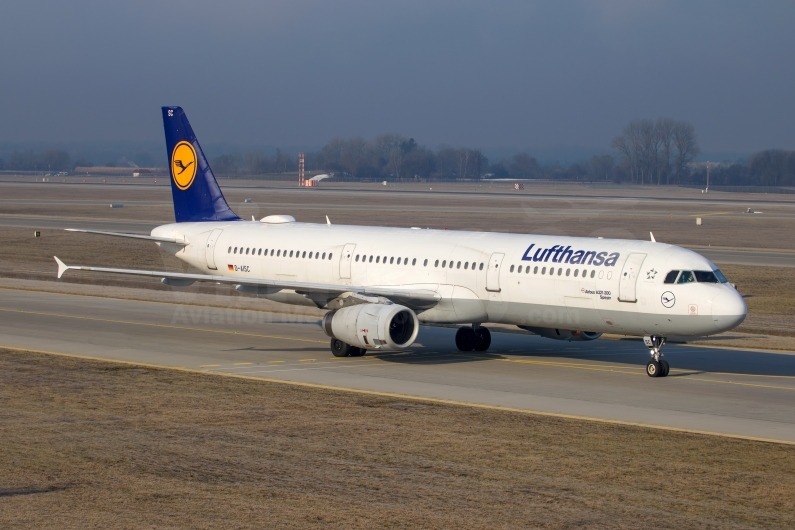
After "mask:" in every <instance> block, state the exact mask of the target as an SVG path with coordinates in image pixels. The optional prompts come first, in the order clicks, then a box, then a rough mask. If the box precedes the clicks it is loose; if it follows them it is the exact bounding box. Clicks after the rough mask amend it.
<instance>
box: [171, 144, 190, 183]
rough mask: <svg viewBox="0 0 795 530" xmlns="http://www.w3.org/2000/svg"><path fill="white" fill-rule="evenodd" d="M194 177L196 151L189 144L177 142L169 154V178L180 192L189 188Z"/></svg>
mask: <svg viewBox="0 0 795 530" xmlns="http://www.w3.org/2000/svg"><path fill="white" fill-rule="evenodd" d="M195 177H196V149H194V148H193V145H191V144H190V143H189V142H184V141H183V142H179V143H178V144H177V145H175V146H174V151H172V152H171V178H173V179H174V184H176V185H177V187H178V188H179V189H181V190H186V189H188V188H190V185H191V184H193V179H194V178H195Z"/></svg>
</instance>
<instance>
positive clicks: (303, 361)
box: [298, 359, 317, 363]
mask: <svg viewBox="0 0 795 530" xmlns="http://www.w3.org/2000/svg"><path fill="white" fill-rule="evenodd" d="M316 360H317V359H298V362H299V363H308V362H309V361H316Z"/></svg>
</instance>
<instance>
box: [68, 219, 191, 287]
mask: <svg viewBox="0 0 795 530" xmlns="http://www.w3.org/2000/svg"><path fill="white" fill-rule="evenodd" d="M64 230H66V231H67V232H83V233H84V234H100V235H103V236H114V237H130V238H133V239H146V240H147V241H157V242H159V243H173V244H175V245H182V246H185V245H187V244H188V242H187V241H185V240H184V239H172V238H169V237H157V236H144V235H141V234H124V233H122V232H103V231H101V230H81V229H79V228H64ZM56 259H57V258H56ZM59 278H60V276H59Z"/></svg>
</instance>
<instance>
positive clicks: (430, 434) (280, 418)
mask: <svg viewBox="0 0 795 530" xmlns="http://www.w3.org/2000/svg"><path fill="white" fill-rule="evenodd" d="M0 400H2V407H1V408H0V480H1V481H2V483H1V484H0V526H2V527H5V528H11V527H14V528H41V527H58V528H89V527H94V528H97V527H101V528H123V527H191V528H210V527H225V528H226V527H234V528H263V527H290V528H304V527H335V528H374V527H401V528H404V527H429V528H442V527H444V528H450V527H457V528H494V527H502V528H515V527H543V528H569V527H586V528H587V527H591V528H685V527H690V528H745V527H766V528H772V527H777V528H791V527H793V525H795V497H793V495H792V491H795V448H794V447H792V446H786V445H776V444H770V443H760V442H751V441H743V440H734V439H728V438H721V437H711V436H701V435H693V434H684V433H675V432H667V431H659V430H651V429H644V428H636V427H626V426H616V425H608V424H603V423H592V422H583V421H573V420H564V419H554V418H548V417H539V416H534V415H529V414H521V413H511V412H504V411H493V410H484V409H477V408H470V407H465V406H452V405H442V404H438V403H431V402H422V401H400V400H397V399H395V398H387V397H378V396H371V395H363V394H356V393H349V392H342V391H329V390H321V389H314V388H307V387H299V386H291V385H287V384H278V383H268V382H256V381H249V380H241V379H232V378H225V377H219V376H214V375H201V374H194V373H185V372H178V371H171V370H166V369H162V370H161V369H151V368H140V367H135V366H131V365H125V364H114V363H105V362H97V361H88V360H79V359H74V358H67V357H57V356H48V355H41V354H34V353H26V352H17V351H8V350H4V351H2V352H0Z"/></svg>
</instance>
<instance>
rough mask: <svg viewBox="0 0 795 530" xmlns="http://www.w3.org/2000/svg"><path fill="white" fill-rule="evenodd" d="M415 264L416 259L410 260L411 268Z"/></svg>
mask: <svg viewBox="0 0 795 530" xmlns="http://www.w3.org/2000/svg"><path fill="white" fill-rule="evenodd" d="M416 264H417V258H414V259H412V260H411V266H412V267H413V266H414V265H416Z"/></svg>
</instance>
